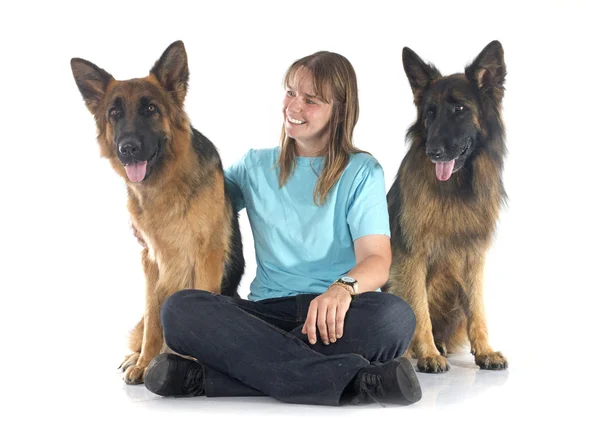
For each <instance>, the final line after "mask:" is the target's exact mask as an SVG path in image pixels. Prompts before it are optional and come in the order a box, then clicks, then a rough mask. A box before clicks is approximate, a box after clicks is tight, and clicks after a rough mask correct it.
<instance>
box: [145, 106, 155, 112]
mask: <svg viewBox="0 0 600 428" xmlns="http://www.w3.org/2000/svg"><path fill="white" fill-rule="evenodd" d="M146 110H147V111H148V113H154V112H155V111H156V106H155V105H154V104H148V107H146Z"/></svg>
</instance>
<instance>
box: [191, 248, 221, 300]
mask: <svg viewBox="0 0 600 428" xmlns="http://www.w3.org/2000/svg"><path fill="white" fill-rule="evenodd" d="M224 263H225V249H223V248H210V249H203V250H202V256H200V257H197V258H196V264H195V265H194V288H197V289H199V290H206V291H210V292H212V293H221V281H222V280H223V265H224Z"/></svg>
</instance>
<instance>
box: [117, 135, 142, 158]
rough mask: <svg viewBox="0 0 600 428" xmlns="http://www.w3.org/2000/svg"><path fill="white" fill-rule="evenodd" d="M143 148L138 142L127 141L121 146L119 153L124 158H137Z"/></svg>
mask: <svg viewBox="0 0 600 428" xmlns="http://www.w3.org/2000/svg"><path fill="white" fill-rule="evenodd" d="M141 148H142V143H141V142H140V141H138V140H134V139H127V140H125V141H123V142H121V143H120V144H119V152H121V154H122V155H123V156H135V155H136V154H138V153H139V151H140V150H141Z"/></svg>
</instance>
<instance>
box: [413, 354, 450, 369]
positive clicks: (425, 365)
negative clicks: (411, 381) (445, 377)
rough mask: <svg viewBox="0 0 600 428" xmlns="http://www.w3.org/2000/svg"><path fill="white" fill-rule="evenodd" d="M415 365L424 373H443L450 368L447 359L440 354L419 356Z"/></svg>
mask: <svg viewBox="0 0 600 428" xmlns="http://www.w3.org/2000/svg"><path fill="white" fill-rule="evenodd" d="M417 367H418V368H419V370H420V371H422V372H425V373H443V372H447V371H448V370H449V369H450V364H448V360H447V359H446V358H444V357H442V356H441V355H431V356H427V357H421V358H419V359H418V361H417Z"/></svg>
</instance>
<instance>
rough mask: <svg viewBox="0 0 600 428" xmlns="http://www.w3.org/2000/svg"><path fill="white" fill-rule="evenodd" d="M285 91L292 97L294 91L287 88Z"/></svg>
mask: <svg viewBox="0 0 600 428" xmlns="http://www.w3.org/2000/svg"><path fill="white" fill-rule="evenodd" d="M286 92H287V94H288V97H293V96H294V93H293V92H292V91H290V90H288V91H286Z"/></svg>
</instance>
